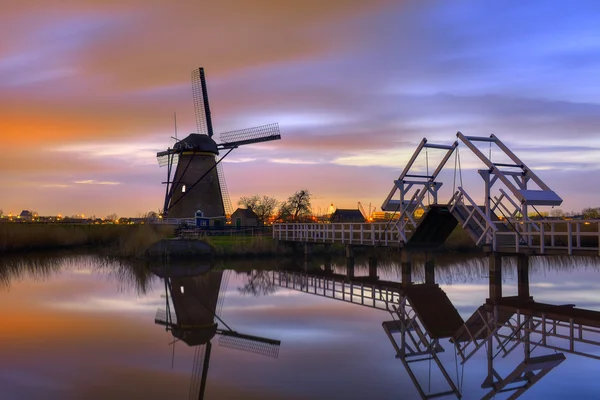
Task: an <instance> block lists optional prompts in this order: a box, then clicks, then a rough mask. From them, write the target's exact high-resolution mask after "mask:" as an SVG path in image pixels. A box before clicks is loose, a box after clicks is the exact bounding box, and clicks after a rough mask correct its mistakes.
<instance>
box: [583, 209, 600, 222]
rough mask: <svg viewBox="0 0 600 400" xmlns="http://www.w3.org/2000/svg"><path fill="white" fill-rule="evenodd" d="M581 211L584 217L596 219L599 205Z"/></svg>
mask: <svg viewBox="0 0 600 400" xmlns="http://www.w3.org/2000/svg"><path fill="white" fill-rule="evenodd" d="M581 213H582V214H583V218H585V219H598V218H600V207H588V208H584V209H583V210H582V211H581Z"/></svg>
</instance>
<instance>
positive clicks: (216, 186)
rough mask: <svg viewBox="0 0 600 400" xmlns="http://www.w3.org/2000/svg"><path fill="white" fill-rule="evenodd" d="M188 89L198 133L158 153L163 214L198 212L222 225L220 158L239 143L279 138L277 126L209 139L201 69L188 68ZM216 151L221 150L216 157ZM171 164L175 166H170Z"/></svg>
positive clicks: (225, 209)
mask: <svg viewBox="0 0 600 400" xmlns="http://www.w3.org/2000/svg"><path fill="white" fill-rule="evenodd" d="M192 92H193V96H194V108H195V111H196V125H197V129H198V132H197V133H192V134H190V135H189V136H187V137H186V138H184V139H183V140H178V141H177V142H176V143H175V144H174V145H173V148H168V149H167V150H165V151H161V152H158V153H157V154H156V157H157V159H158V164H159V165H160V166H161V167H163V166H167V180H166V181H165V182H163V183H164V184H166V190H165V201H164V206H163V215H164V216H165V217H166V216H168V217H169V218H193V217H194V215H195V213H196V212H198V211H200V212H201V213H202V216H204V217H207V218H210V219H211V220H212V221H214V222H212V224H211V225H219V224H222V223H223V221H224V219H225V215H226V214H229V215H231V213H232V211H233V210H232V207H231V202H230V200H229V195H228V193H227V186H226V184H225V175H224V174H223V170H222V165H221V161H222V160H223V159H224V158H225V157H226V156H227V155H229V153H231V151H232V150H233V149H236V148H238V147H240V146H243V145H247V144H252V143H259V142H267V141H271V140H278V139H281V135H280V133H279V126H278V125H277V124H269V125H263V126H258V127H254V128H248V129H242V130H237V131H231V132H224V133H221V134H220V143H217V142H215V140H214V139H213V126H212V119H211V114H210V106H209V103H208V91H207V87H206V79H205V76H204V68H199V69H197V70H194V71H192ZM220 152H224V154H223V155H221V157H220V158H219V155H220ZM174 166H175V168H173V167H174Z"/></svg>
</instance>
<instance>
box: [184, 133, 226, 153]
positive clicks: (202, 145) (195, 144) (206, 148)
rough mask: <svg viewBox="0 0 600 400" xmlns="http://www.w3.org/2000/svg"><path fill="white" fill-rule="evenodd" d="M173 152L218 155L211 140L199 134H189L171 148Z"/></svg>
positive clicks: (215, 146) (215, 145)
mask: <svg viewBox="0 0 600 400" xmlns="http://www.w3.org/2000/svg"><path fill="white" fill-rule="evenodd" d="M173 149H174V150H181V151H199V152H208V153H214V154H219V151H218V150H217V144H216V143H215V141H214V140H212V138H210V137H208V136H207V135H203V134H201V133H191V134H189V135H188V136H187V137H186V138H185V139H183V140H180V141H179V142H177V143H175V145H174V146H173Z"/></svg>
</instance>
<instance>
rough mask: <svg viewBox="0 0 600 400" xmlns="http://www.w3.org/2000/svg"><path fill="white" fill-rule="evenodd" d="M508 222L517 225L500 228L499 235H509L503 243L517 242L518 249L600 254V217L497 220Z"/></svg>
mask: <svg viewBox="0 0 600 400" xmlns="http://www.w3.org/2000/svg"><path fill="white" fill-rule="evenodd" d="M496 224H497V225H498V224H507V225H510V226H511V227H512V228H513V229H511V230H510V231H506V232H504V231H497V232H496V233H495V237H496V238H497V239H498V240H500V239H499V238H500V237H505V238H506V237H509V238H511V239H512V240H503V241H502V242H503V245H502V246H503V247H506V246H511V247H513V246H514V249H515V250H516V251H517V252H518V251H520V250H521V249H523V248H529V249H531V250H535V251H536V252H538V253H539V254H546V253H548V251H549V250H559V251H565V250H566V252H567V254H569V255H572V254H573V253H574V252H583V251H585V252H595V253H596V254H598V255H600V220H597V219H596V220H548V219H544V220H525V221H521V220H517V219H510V220H508V221H500V222H496Z"/></svg>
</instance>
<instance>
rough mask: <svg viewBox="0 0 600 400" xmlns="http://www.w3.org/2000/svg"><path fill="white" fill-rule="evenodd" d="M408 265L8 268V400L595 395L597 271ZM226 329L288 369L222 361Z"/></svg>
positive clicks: (4, 377)
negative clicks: (272, 347)
mask: <svg viewBox="0 0 600 400" xmlns="http://www.w3.org/2000/svg"><path fill="white" fill-rule="evenodd" d="M400 261H401V260H399V259H396V260H394V259H387V260H378V261H377V265H374V264H373V260H369V259H368V258H364V259H357V260H356V263H355V264H354V265H352V264H351V263H348V262H347V260H346V259H345V258H342V259H326V258H322V259H316V258H314V259H310V260H302V259H300V260H292V259H286V260H243V261H239V262H238V261H229V260H228V261H220V262H216V263H209V264H205V265H202V264H199V263H198V262H191V263H190V262H188V263H174V262H170V263H169V269H168V270H167V269H165V268H164V267H165V266H164V265H163V264H162V263H150V264H147V263H142V264H141V263H133V262H130V261H116V260H108V259H105V258H98V257H95V256H93V255H88V254H80V255H74V256H68V257H64V256H63V255H56V256H52V255H50V256H44V257H19V258H6V257H1V258H0V281H1V282H2V286H1V287H0V304H2V306H0V307H2V309H1V311H2V313H3V324H0V338H1V339H2V341H3V343H9V344H10V345H9V346H3V347H2V348H0V385H1V386H2V387H3V388H5V389H6V390H3V392H2V394H1V395H0V397H1V398H7V399H13V398H14V399H21V398H25V399H29V398H33V399H35V398H48V399H71V398H117V399H118V398H145V399H147V398H157V399H158V398H183V397H184V396H185V395H187V394H188V389H189V386H190V385H189V382H190V374H191V375H192V376H193V377H195V378H194V379H192V382H196V383H195V384H193V385H192V388H194V390H192V392H193V394H194V398H197V397H198V396H199V395H200V396H201V392H202V391H203V389H202V388H201V387H202V381H204V382H205V384H204V386H205V387H206V398H260V399H266V398H271V399H282V398H286V399H288V398H323V399H325V398H339V397H345V398H349V399H363V398H375V397H376V398H378V399H392V398H399V397H401V398H409V399H412V398H423V397H424V398H427V397H428V396H431V395H432V394H436V393H439V392H450V393H451V394H452V396H453V397H459V395H460V396H462V397H463V398H468V399H479V398H484V396H488V397H489V396H494V395H497V398H506V397H508V396H513V398H516V397H517V396H519V395H522V396H523V398H563V397H566V396H572V397H576V398H593V397H594V396H596V394H597V393H598V390H599V389H600V384H599V383H598V382H597V380H595V379H594V375H595V372H594V371H596V370H597V367H598V366H597V364H595V362H596V358H598V356H599V353H600V352H599V351H598V344H597V342H598V340H599V339H598V338H599V336H600V333H598V326H597V325H596V324H597V317H596V315H597V311H600V295H599V294H598V293H599V291H598V290H599V289H600V283H598V276H599V275H598V270H599V268H598V265H599V264H598V259H594V258H581V257H578V258H575V257H563V258H551V257H547V258H542V257H536V258H531V259H529V263H528V265H527V266H526V267H525V266H524V264H523V263H522V261H521V262H519V261H518V260H517V259H516V258H504V259H503V260H502V266H501V267H500V268H496V269H495V270H490V262H489V259H487V258H482V257H475V258H464V257H463V258H460V257H456V256H451V255H445V256H439V257H435V258H433V257H431V256H418V255H415V256H414V257H413V259H412V260H411V263H410V266H409V265H408V264H407V263H406V262H405V263H404V265H401V263H400ZM495 266H496V267H497V266H498V264H497V263H496V264H495ZM525 271H527V273H525ZM527 278H528V279H527ZM227 280H229V281H230V284H229V285H226V284H225V282H226V281H227ZM181 287H183V288H184V289H183V293H181V294H186V293H187V294H189V296H190V297H189V298H186V299H183V298H182V297H181V296H179V295H177V294H175V293H177V290H179V292H181ZM161 293H163V294H165V293H166V294H165V295H163V296H162V297H161ZM174 294H175V295H174ZM215 296H216V300H215ZM225 297H226V298H227V300H226V301H225V302H223V299H225ZM534 299H535V300H534ZM333 300H335V301H333ZM570 303H575V304H576V305H577V306H570V305H569V304H570ZM162 304H164V306H162ZM215 304H216V305H215ZM219 304H221V306H219ZM560 304H567V306H565V305H563V306H560ZM9 305H10V306H9ZM557 305H558V306H557ZM157 307H163V308H164V310H165V311H164V313H163V314H162V315H163V318H162V321H163V325H164V327H165V328H167V330H168V333H167V334H165V332H164V331H162V329H160V328H159V327H156V326H153V320H154V319H157V320H160V318H156V315H155V313H156V308H157ZM213 307H214V314H215V315H213V313H212V312H211V311H210V310H213ZM177 308H179V312H178V310H177ZM217 316H218V317H219V318H221V319H222V320H223V321H221V320H219V318H217ZM159 317H160V316H159ZM186 318H187V320H186ZM457 319H458V321H459V323H458V324H457V323H456V321H457ZM184 321H186V322H185V323H184ZM571 321H572V322H571ZM159 322H160V321H159ZM225 324H229V325H230V326H231V328H235V329H237V332H238V334H240V332H243V333H244V334H247V333H250V334H252V335H257V336H258V335H260V336H264V337H267V338H275V339H276V340H279V339H281V340H282V341H283V342H284V344H285V345H284V346H282V347H281V354H280V357H279V358H278V359H277V360H270V359H269V358H264V357H254V355H250V356H249V357H246V356H244V353H243V352H239V351H230V350H229V349H224V350H220V347H219V346H212V345H210V343H211V342H212V343H213V344H216V342H215V341H216V340H217V339H218V336H220V335H218V333H217V332H216V331H215V333H214V335H215V336H217V338H214V337H213V336H212V335H213V333H212V332H213V331H212V329H213V328H214V327H215V326H216V329H221V330H222V332H228V331H231V330H232V329H229V328H228V327H227V325H225ZM457 326H458V327H457ZM465 326H466V327H465ZM467 327H468V328H467ZM209 328H210V329H209ZM39 332H43V333H44V334H43V335H40V334H39ZM386 333H387V334H389V336H388V335H386ZM225 334H226V333H225ZM544 337H545V340H544ZM173 341H177V344H176V345H175V346H174V347H173V346H172V347H169V346H167V343H171V342H173ZM175 347H177V350H176V353H175V354H176V359H175V365H174V366H173V367H172V357H173V350H174V349H175ZM207 347H211V350H209V351H208V357H207V351H206V349H207ZM200 348H203V349H204V353H203V355H202V353H201V354H199V355H198V357H196V361H195V360H194V356H195V355H196V354H197V353H198V352H197V351H196V350H197V349H200ZM474 349H475V350H474ZM490 349H491V350H492V351H490ZM202 356H203V357H204V358H202ZM198 360H200V361H198ZM265 360H267V361H265ZM419 360H420V361H419ZM562 360H564V361H562ZM205 362H206V368H204V367H205ZM209 362H210V372H209V368H208V366H209V364H208V363H209ZM407 366H408V367H407ZM107 371H109V372H107ZM198 371H199V372H198ZM203 374H204V375H205V376H204V379H203ZM544 375H546V376H544ZM130 376H131V377H137V378H135V379H133V378H131V379H130V378H127V379H126V378H124V377H130ZM448 378H450V379H448ZM207 381H208V384H206V382H207ZM536 381H537V382H538V383H536ZM232 382H234V384H233V383H232ZM533 383H536V384H535V385H533ZM523 385H525V386H523ZM453 386H454V387H453ZM519 386H523V387H521V388H518V387H519ZM509 388H512V389H513V390H512V391H510V392H503V394H502V395H501V394H499V393H498V392H500V391H502V390H505V389H509ZM515 388H516V389H515ZM184 392H185V393H184ZM452 396H449V398H452ZM502 396H504V397H502Z"/></svg>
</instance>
